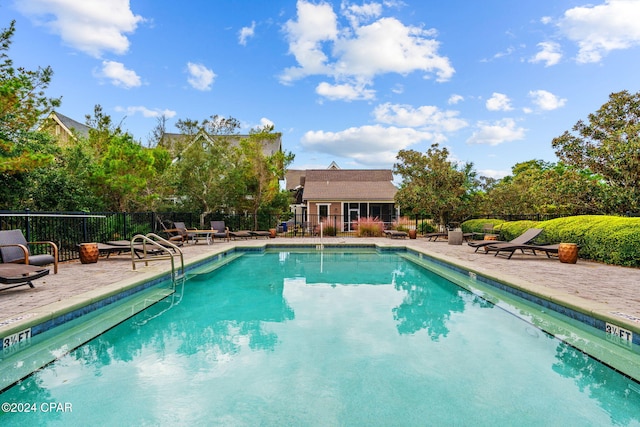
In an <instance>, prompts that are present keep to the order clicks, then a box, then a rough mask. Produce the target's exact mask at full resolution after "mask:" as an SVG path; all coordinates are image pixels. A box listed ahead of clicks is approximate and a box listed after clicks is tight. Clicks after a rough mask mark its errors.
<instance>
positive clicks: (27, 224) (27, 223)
mask: <svg viewBox="0 0 640 427" xmlns="http://www.w3.org/2000/svg"><path fill="white" fill-rule="evenodd" d="M24 211H25V213H26V216H25V218H24V225H25V228H26V233H27V235H26V236H25V237H26V239H27V242H30V241H31V220H30V218H29V208H27V209H25V210H24Z"/></svg>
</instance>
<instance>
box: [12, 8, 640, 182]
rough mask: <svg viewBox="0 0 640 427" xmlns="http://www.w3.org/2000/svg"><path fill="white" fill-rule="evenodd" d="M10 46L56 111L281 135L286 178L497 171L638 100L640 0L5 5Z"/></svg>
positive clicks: (550, 155) (143, 127)
mask: <svg viewBox="0 0 640 427" xmlns="http://www.w3.org/2000/svg"><path fill="white" fill-rule="evenodd" d="M11 20H15V21H16V34H15V36H14V38H13V44H12V46H11V48H10V50H9V52H8V55H9V57H10V58H11V59H12V60H13V61H14V65H16V66H21V67H24V68H26V69H30V70H33V69H37V68H38V67H46V66H50V67H51V68H52V69H53V72H54V76H53V81H52V83H51V85H50V86H49V88H48V89H47V95H48V96H50V97H62V105H61V107H60V108H58V111H59V112H60V113H62V114H64V115H66V116H68V117H71V118H73V119H75V120H77V121H80V122H83V123H84V122H85V116H86V115H87V114H92V113H93V110H94V106H95V105H97V104H99V105H101V106H102V109H103V111H104V113H106V114H108V115H110V116H111V118H112V120H113V122H114V123H120V124H121V125H122V128H123V129H125V130H127V131H129V132H130V133H131V134H132V135H133V136H134V137H135V138H136V140H138V141H140V142H141V143H142V144H145V145H146V144H147V143H148V141H149V137H150V135H151V132H152V131H153V129H154V127H155V126H156V125H157V123H158V117H160V116H164V117H166V118H167V119H168V121H167V131H168V132H177V130H176V128H175V127H174V125H175V123H176V121H177V120H180V119H182V120H185V119H191V120H199V121H202V120H204V119H207V118H209V117H211V116H213V115H219V116H223V117H233V118H235V119H237V120H239V121H240V122H241V123H242V126H243V128H242V129H241V130H240V131H241V132H242V133H248V131H249V130H250V129H252V128H258V127H262V126H264V125H273V126H274V130H275V131H276V132H281V133H282V143H283V149H284V150H286V151H289V152H291V153H293V154H295V160H294V162H293V164H292V165H291V166H290V167H291V168H294V169H311V168H326V167H328V166H329V164H330V163H331V162H333V161H335V162H336V164H338V165H339V166H340V167H341V168H343V169H365V168H366V169H380V168H385V169H387V168H392V167H393V165H394V163H395V162H397V159H396V156H397V153H398V151H399V150H402V149H411V150H416V151H419V152H422V153H424V152H426V151H427V149H428V148H429V147H430V146H431V145H432V144H434V143H438V144H439V145H440V146H441V147H446V148H447V149H448V150H449V152H450V158H451V160H453V161H456V162H460V163H465V162H472V163H473V164H474V168H475V169H476V171H477V172H478V174H479V175H484V176H490V177H495V178H500V177H503V176H506V175H508V174H510V172H511V168H512V167H513V166H514V165H515V164H517V163H519V162H525V161H529V160H534V159H539V160H544V161H548V162H555V161H557V157H556V155H555V152H554V150H553V148H552V147H551V141H552V140H553V138H555V137H557V136H560V135H562V134H563V133H564V132H565V131H570V130H571V128H572V127H573V126H574V124H575V123H576V122H578V121H579V120H587V119H588V115H589V114H590V113H594V112H596V111H597V110H598V108H600V106H602V105H603V104H604V103H606V102H607V100H608V98H609V95H610V94H611V93H614V92H619V91H622V90H628V91H629V92H631V93H636V92H638V91H640V79H639V78H638V64H639V63H640V0H591V1H590V2H589V1H588V0H517V1H514V0H484V1H473V0H446V1H443V0H379V1H370V2H351V1H346V0H345V1H338V0H336V1H319V0H313V1H312V0H298V1H294V0H289V1H280V0H269V1H265V0H218V1H207V0H201V1H195V0H185V1H174V0H172V1H169V0H130V1H129V0H108V1H105V0H0V26H1V27H2V28H7V27H8V26H9V24H10V22H11Z"/></svg>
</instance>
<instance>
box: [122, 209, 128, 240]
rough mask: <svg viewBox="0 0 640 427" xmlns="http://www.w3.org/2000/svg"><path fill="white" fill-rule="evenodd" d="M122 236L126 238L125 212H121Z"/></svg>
mask: <svg viewBox="0 0 640 427" xmlns="http://www.w3.org/2000/svg"><path fill="white" fill-rule="evenodd" d="M122 236H123V237H124V238H127V237H126V236H127V213H126V212H122Z"/></svg>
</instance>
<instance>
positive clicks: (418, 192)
mask: <svg viewBox="0 0 640 427" xmlns="http://www.w3.org/2000/svg"><path fill="white" fill-rule="evenodd" d="M448 157H449V151H448V150H447V149H446V148H439V146H438V144H433V145H432V146H431V148H429V149H428V150H427V152H426V154H422V153H419V152H417V151H415V150H400V151H399V152H398V155H397V157H396V158H397V159H398V160H399V162H398V163H396V164H395V165H394V172H395V173H397V174H399V175H400V176H401V177H402V184H401V186H400V190H399V191H398V192H397V193H396V198H395V201H396V203H397V204H399V205H400V207H401V208H402V209H405V210H406V209H409V210H410V211H411V212H413V213H415V214H418V213H422V214H429V215H432V216H433V217H434V218H436V219H437V220H438V222H439V224H441V225H444V224H446V223H447V222H448V221H449V220H450V219H451V217H455V219H462V218H461V217H460V216H461V214H460V212H462V211H464V209H465V200H464V196H465V195H466V194H468V192H467V190H468V189H470V188H471V184H470V179H471V178H472V177H471V175H470V173H471V171H472V165H468V164H467V165H464V166H463V167H462V168H461V169H458V167H457V165H456V164H455V163H454V162H452V161H450V160H449V159H448Z"/></svg>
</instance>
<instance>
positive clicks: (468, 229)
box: [460, 218, 505, 234]
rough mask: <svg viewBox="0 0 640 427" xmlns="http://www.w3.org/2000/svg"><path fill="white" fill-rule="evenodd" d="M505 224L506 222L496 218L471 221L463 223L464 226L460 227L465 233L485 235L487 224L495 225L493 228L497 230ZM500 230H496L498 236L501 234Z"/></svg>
mask: <svg viewBox="0 0 640 427" xmlns="http://www.w3.org/2000/svg"><path fill="white" fill-rule="evenodd" d="M504 222H505V221H504V220H502V219H495V218H480V219H470V220H469V221H465V222H463V223H462V225H460V228H462V231H463V232H464V233H483V232H484V231H483V228H484V226H485V224H491V225H493V228H497V229H498V230H499V229H500V225H501V224H503V223H504ZM498 230H496V234H499V233H498Z"/></svg>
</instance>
